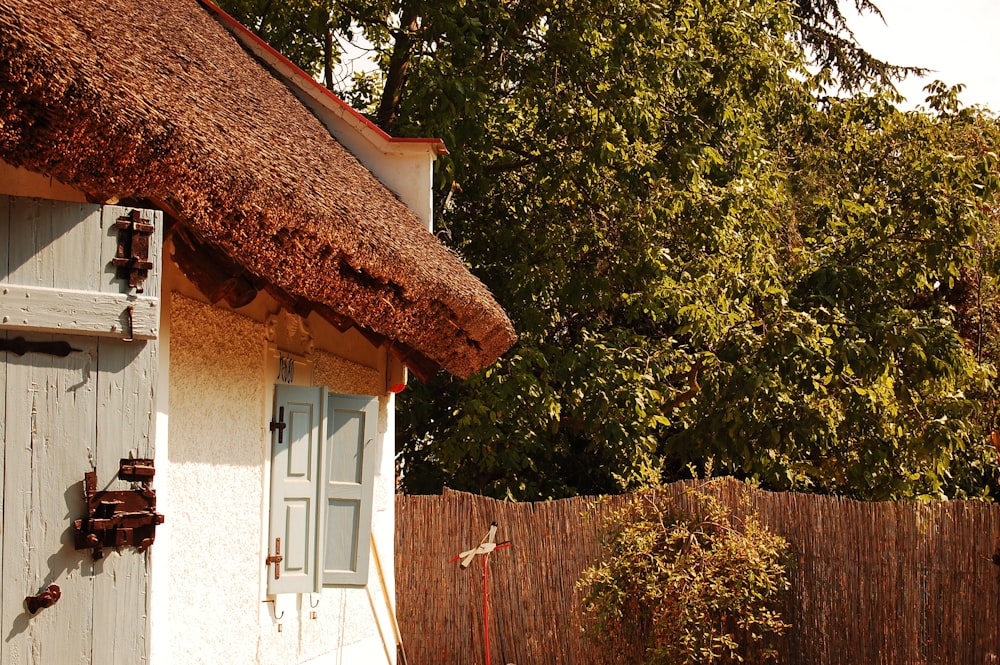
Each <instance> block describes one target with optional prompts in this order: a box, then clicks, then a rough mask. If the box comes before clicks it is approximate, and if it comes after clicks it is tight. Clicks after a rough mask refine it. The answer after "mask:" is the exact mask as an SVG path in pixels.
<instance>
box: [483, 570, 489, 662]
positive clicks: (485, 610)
mask: <svg viewBox="0 0 1000 665" xmlns="http://www.w3.org/2000/svg"><path fill="white" fill-rule="evenodd" d="M489 560H490V555H489V554H486V555H484V556H483V645H484V646H485V647H486V665H490V600H489V595H488V590H487V587H488V585H487V583H486V579H487V577H486V564H487V562H489Z"/></svg>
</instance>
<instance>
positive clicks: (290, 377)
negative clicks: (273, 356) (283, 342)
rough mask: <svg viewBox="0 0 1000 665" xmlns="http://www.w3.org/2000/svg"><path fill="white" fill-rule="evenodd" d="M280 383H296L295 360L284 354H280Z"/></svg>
mask: <svg viewBox="0 0 1000 665" xmlns="http://www.w3.org/2000/svg"><path fill="white" fill-rule="evenodd" d="M277 381H278V383H294V382H295V359H294V358H292V357H291V356H286V355H285V354H283V353H279V354H278V378H277Z"/></svg>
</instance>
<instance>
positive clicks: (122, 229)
mask: <svg viewBox="0 0 1000 665" xmlns="http://www.w3.org/2000/svg"><path fill="white" fill-rule="evenodd" d="M115 226H117V227H118V250H117V252H116V253H115V258H113V259H112V260H111V264H112V265H113V266H115V267H116V268H117V269H118V279H128V284H129V286H131V287H132V288H134V289H135V290H136V292H138V293H142V289H143V287H144V285H145V283H146V277H148V276H149V271H150V270H152V269H153V264H152V263H151V262H150V260H149V236H151V235H152V234H153V231H154V230H155V227H154V226H153V224H152V222H150V221H147V220H145V219H143V218H142V216H141V214H140V212H139V211H138V210H133V211H132V212H130V213H129V214H128V216H127V217H119V218H118V221H117V222H115Z"/></svg>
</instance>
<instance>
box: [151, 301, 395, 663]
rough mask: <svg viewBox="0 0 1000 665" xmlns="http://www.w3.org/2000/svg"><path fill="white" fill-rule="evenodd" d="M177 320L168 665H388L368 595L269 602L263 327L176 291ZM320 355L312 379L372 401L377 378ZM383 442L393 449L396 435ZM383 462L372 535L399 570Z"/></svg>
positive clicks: (341, 593) (343, 592)
mask: <svg viewBox="0 0 1000 665" xmlns="http://www.w3.org/2000/svg"><path fill="white" fill-rule="evenodd" d="M170 318H171V331H170V388H169V395H170V399H169V413H170V417H169V447H168V450H169V452H168V459H169V473H170V481H169V488H170V489H169V491H170V500H169V503H170V506H171V514H170V515H168V516H167V519H168V520H169V524H170V537H169V541H168V542H169V544H170V551H169V553H168V557H169V558H168V565H169V568H170V584H169V632H170V652H171V653H170V656H171V659H170V660H171V662H187V663H267V664H268V665H283V664H286V663H287V664H291V663H306V662H309V663H350V662H358V663H380V662H381V663H384V662H386V655H385V653H384V649H383V647H382V643H381V641H380V639H379V636H378V632H377V627H376V625H375V624H374V622H373V619H372V607H371V604H370V602H369V598H368V595H367V591H366V590H365V589H327V590H325V591H324V592H323V594H321V595H318V594H317V595H309V594H307V595H303V596H299V595H290V594H285V595H282V596H279V597H278V598H277V602H276V603H275V604H274V605H273V611H272V605H271V604H264V603H262V600H264V599H265V598H266V596H264V595H263V579H262V570H263V566H262V561H263V558H264V557H265V556H266V553H265V552H264V551H263V543H264V535H265V534H264V532H263V530H264V529H266V524H267V515H266V512H265V511H266V504H267V502H266V501H265V497H264V491H265V490H264V488H265V486H266V485H265V473H266V468H267V467H266V465H265V462H266V444H265V442H266V436H265V435H266V432H265V425H264V423H265V422H266V420H267V418H266V416H268V415H269V414H267V413H266V411H268V405H267V403H266V402H267V400H268V399H270V390H269V385H268V380H269V379H273V377H270V376H269V375H268V374H267V372H266V371H265V365H266V362H267V360H266V358H267V351H266V349H267V342H266V330H265V326H264V324H263V323H259V322H257V321H254V320H252V319H249V318H245V317H243V316H240V315H237V314H235V313H233V312H230V311H227V310H223V309H218V308H214V307H211V306H209V305H207V304H204V303H201V302H198V301H195V300H191V299H188V298H186V297H184V296H180V295H178V294H174V295H173V298H172V301H171V316H170ZM314 357H315V359H316V365H317V366H316V368H315V369H316V373H315V375H314V380H316V381H317V382H319V381H320V380H321V379H322V381H323V382H324V383H326V382H327V381H329V383H328V384H327V385H330V384H333V385H330V388H331V389H332V390H337V391H339V392H354V391H357V392H364V391H366V390H371V389H372V388H374V387H375V385H376V384H377V383H378V382H379V381H380V380H382V379H381V378H380V377H379V373H378V372H377V371H375V370H369V369H368V368H363V369H364V370H365V371H359V370H360V369H362V368H361V366H358V365H357V364H355V363H350V362H348V361H343V360H342V359H341V360H336V359H335V356H332V355H330V354H328V353H319V352H317V353H316V354H315V356H314ZM338 377H339V378H338ZM338 384H339V385H338ZM375 394H377V393H375ZM388 408H391V404H389V403H387V401H386V400H384V399H383V400H381V402H380V418H379V420H380V428H379V429H380V430H381V431H385V429H384V425H385V424H387V423H386V422H385V421H386V420H387V419H388V420H389V421H391V418H387V416H386V412H387V409H388ZM388 424H391V422H390V423H388ZM380 439H382V440H381V441H380V443H381V444H382V445H383V446H384V445H388V446H390V447H391V446H392V436H391V434H390V435H388V436H385V437H380ZM380 461H381V462H382V464H381V466H382V467H383V468H382V469H381V472H382V474H383V476H382V479H380V480H377V481H376V484H377V485H382V484H388V488H381V489H380V490H379V491H378V492H377V494H376V497H377V498H376V502H377V508H376V516H375V522H376V524H375V525H374V529H375V532H376V538H377V539H378V540H379V541H380V543H385V545H382V544H380V549H382V550H383V551H384V550H386V548H387V551H386V552H385V553H384V554H383V565H384V566H387V567H389V568H390V571H391V566H392V517H393V513H392V510H391V508H390V509H388V510H387V509H386V503H390V502H387V501H386V496H385V495H386V494H387V493H388V494H389V495H390V497H391V493H392V490H391V487H392V484H391V483H392V471H391V470H390V471H388V475H385V474H386V469H391V462H392V453H391V448H390V451H389V454H388V455H387V456H385V455H383V458H382V460H380ZM387 463H388V464H387ZM390 505H391V503H390ZM159 554H160V556H162V555H163V554H164V553H163V552H162V551H160V552H159ZM387 574H388V575H389V577H390V579H389V580H387V582H388V584H389V585H390V586H389V589H390V590H391V589H392V586H391V585H392V579H391V572H387ZM378 585H379V581H378V578H377V574H376V572H375V568H374V566H373V567H372V570H371V577H370V580H369V587H370V588H371V589H372V590H373V591H374V592H375V593H374V594H373V598H375V602H376V604H377V605H384V601H382V598H381V591H380V590H379V587H378ZM376 594H377V595H376ZM311 605H315V607H311ZM275 616H279V617H280V620H275ZM279 624H280V630H279ZM385 626H386V628H388V623H386V624H385ZM153 629H154V630H157V626H154V627H153ZM389 639H390V640H391V639H392V638H391V635H390V636H389ZM345 647H346V648H345ZM393 651H394V649H393ZM352 653H356V654H367V655H363V656H358V657H355V656H350V655H349V654H352ZM393 655H394V653H393ZM358 658H360V660H359V659H358Z"/></svg>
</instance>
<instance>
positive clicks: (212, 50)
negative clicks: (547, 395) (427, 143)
mask: <svg viewBox="0 0 1000 665" xmlns="http://www.w3.org/2000/svg"><path fill="white" fill-rule="evenodd" d="M0 158H2V159H3V160H5V161H7V162H9V163H11V164H14V165H15V166H22V167H25V168H28V169H31V170H33V171H37V172H40V173H43V174H46V175H48V176H52V177H54V178H56V179H58V180H60V181H62V182H64V183H66V184H69V185H73V186H75V187H77V188H79V189H81V190H82V191H84V192H87V193H89V194H91V195H92V196H95V197H101V198H102V200H105V199H107V198H111V197H117V198H121V199H129V198H137V199H147V200H151V201H155V202H156V203H157V204H159V205H161V206H163V207H164V208H165V209H166V211H167V212H168V213H169V214H170V215H171V216H173V217H174V218H175V219H176V220H177V221H178V225H179V226H180V227H181V230H182V231H183V232H184V233H185V234H186V236H187V238H188V239H189V240H190V241H191V242H192V243H193V244H195V245H196V246H197V247H198V248H200V249H201V250H203V251H205V252H207V253H210V254H213V255H216V256H220V257H222V258H223V259H225V261H223V263H224V264H225V265H226V266H229V272H230V273H232V272H234V271H235V272H237V273H240V274H239V275H238V276H239V277H240V278H241V279H245V280H248V281H249V282H250V283H253V284H254V285H256V286H259V287H263V288H266V289H267V290H268V291H270V292H271V293H272V294H274V295H276V296H278V297H279V299H281V300H282V301H283V302H285V303H286V304H288V305H289V306H291V307H292V308H294V309H295V311H296V312H297V313H300V314H301V313H305V312H307V311H312V310H315V311H317V312H319V313H320V314H323V315H324V316H326V317H327V318H329V319H330V320H332V321H334V322H335V323H338V324H340V325H341V326H343V325H355V326H357V327H358V328H359V329H361V330H362V331H363V332H364V333H365V334H367V335H369V336H370V337H372V338H373V339H375V340H382V339H384V340H386V341H388V342H390V343H392V348H393V350H394V351H395V352H397V353H398V354H399V355H400V356H401V357H402V358H403V359H404V362H406V363H407V364H409V365H410V366H411V368H414V369H416V370H417V371H418V373H419V374H422V375H427V374H429V373H431V372H433V371H436V370H437V369H438V368H443V369H445V370H448V371H449V372H451V373H453V374H456V375H458V376H466V375H468V374H471V373H472V372H475V371H477V370H479V369H481V368H483V367H485V366H486V365H488V364H489V363H491V362H492V361H493V360H495V359H496V358H497V357H498V356H499V355H500V354H501V353H503V352H504V351H505V350H507V348H509V347H510V345H511V344H513V342H514V340H515V335H514V331H513V328H512V326H511V324H510V321H509V320H508V318H507V316H506V315H505V314H504V312H503V310H502V309H501V308H500V307H499V305H497V303H496V302H495V300H494V299H493V297H492V295H491V294H490V293H489V292H488V290H487V289H486V287H485V286H483V284H482V283H481V282H479V281H478V280H477V279H476V278H475V277H473V276H472V275H471V274H470V273H469V271H468V270H467V269H466V268H465V267H464V266H463V265H462V263H461V262H460V261H459V260H458V258H457V257H456V256H455V255H453V254H452V253H451V252H449V251H448V250H447V249H446V248H444V247H443V246H442V245H440V244H439V243H438V242H437V240H436V239H435V238H434V236H433V235H431V234H430V233H429V232H428V231H427V230H426V229H425V228H423V226H422V224H421V222H420V220H418V219H417V218H416V216H415V215H414V214H413V213H412V212H411V211H410V210H409V209H408V208H407V207H406V206H405V205H403V204H402V203H401V202H400V201H399V200H397V199H396V198H395V197H394V196H393V195H392V193H391V192H389V191H388V190H387V189H386V188H385V187H384V186H383V185H382V184H381V183H379V182H378V180H377V179H376V178H375V177H374V176H373V175H372V174H371V173H370V172H369V171H368V170H367V169H366V168H365V167H363V166H362V165H361V164H360V163H359V162H358V161H357V160H356V159H355V158H354V157H353V156H352V155H351V154H350V153H349V152H348V151H347V150H346V149H345V148H344V147H343V146H341V145H340V144H339V143H338V142H337V141H335V140H334V139H333V138H331V136H330V134H329V132H328V131H327V129H326V128H325V127H324V126H323V125H322V124H321V123H320V121H319V120H317V118H316V117H315V116H314V115H313V114H312V113H311V112H310V111H309V110H308V109H307V108H306V107H305V106H303V104H302V103H300V101H299V100H298V99H297V98H296V97H295V96H294V95H293V94H292V92H291V91H290V90H289V88H288V87H286V85H285V84H283V82H282V81H281V80H280V79H278V78H276V77H275V76H274V75H272V74H271V73H270V72H269V71H268V70H267V69H265V67H264V66H262V65H261V64H260V63H259V62H258V60H256V59H254V58H253V57H251V56H250V55H249V54H248V53H247V52H246V51H245V50H244V49H243V47H241V46H240V44H239V43H238V42H237V41H235V40H234V38H233V37H232V36H231V35H230V33H229V32H227V30H226V29H225V28H224V27H223V26H222V25H221V24H220V23H219V22H218V20H217V19H216V16H215V14H214V13H213V12H211V11H209V10H208V9H206V7H204V6H202V5H201V4H199V3H198V2H197V1H196V0H141V1H138V2H137V1H136V0H102V2H93V0H4V1H3V2H2V3H0ZM189 244H190V243H189Z"/></svg>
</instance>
